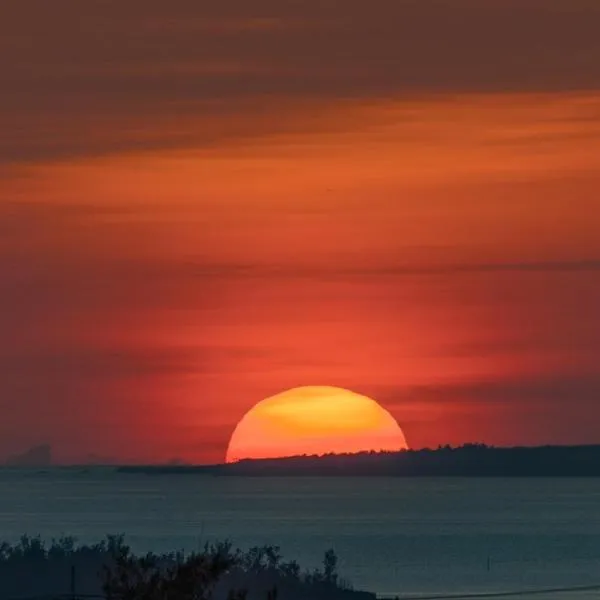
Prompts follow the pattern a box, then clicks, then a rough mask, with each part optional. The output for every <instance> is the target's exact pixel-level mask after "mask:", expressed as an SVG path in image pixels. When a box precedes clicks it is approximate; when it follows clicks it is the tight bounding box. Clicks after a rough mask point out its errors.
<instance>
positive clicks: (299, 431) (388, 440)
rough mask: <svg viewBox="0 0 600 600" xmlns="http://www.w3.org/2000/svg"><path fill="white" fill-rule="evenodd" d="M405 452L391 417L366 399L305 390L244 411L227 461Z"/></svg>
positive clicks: (325, 390)
mask: <svg viewBox="0 0 600 600" xmlns="http://www.w3.org/2000/svg"><path fill="white" fill-rule="evenodd" d="M407 447H408V446H407V443H406V439H405V437H404V434H403V432H402V430H401V429H400V427H399V426H398V423H396V420H395V419H394V417H392V415H390V413H389V412H388V411H386V410H385V409H384V408H382V407H381V406H380V405H379V404H377V402H375V401H374V400H372V399H371V398H368V397H366V396H362V395H360V394H356V393H354V392H351V391H349V390H344V389H342V388H336V387H326V386H309V387H299V388H294V389H291V390H288V391H285V392H282V393H280V394H277V395H275V396H272V397H270V398H266V399H265V400H263V401H262V402H259V403H258V404H256V406H254V407H253V408H252V409H251V410H250V411H248V412H247V413H246V415H244V417H243V418H242V420H241V421H240V422H239V423H238V424H237V427H236V428H235V431H234V432H233V435H232V436H231V440H230V442H229V447H228V449H227V457H226V460H227V462H235V461H238V460H242V459H246V458H277V457H284V456H298V455H302V454H309V455H310V454H319V455H320V454H328V453H352V452H363V451H370V450H375V451H380V450H388V451H394V450H402V449H405V448H407Z"/></svg>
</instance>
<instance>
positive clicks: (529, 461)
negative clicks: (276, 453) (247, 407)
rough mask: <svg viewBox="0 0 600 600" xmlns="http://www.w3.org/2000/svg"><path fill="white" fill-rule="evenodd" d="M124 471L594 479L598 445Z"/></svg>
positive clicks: (476, 447) (599, 471)
mask: <svg viewBox="0 0 600 600" xmlns="http://www.w3.org/2000/svg"><path fill="white" fill-rule="evenodd" d="M118 470H119V471H120V472H124V473H141V474H148V475H168V474H186V473H187V474H203V475H214V476H244V477H251V476H328V477H333V476H340V477H355V476H360V477H363V476H379V477H382V476H385V477H423V476H429V477H600V445H587V446H538V447H527V446H524V447H512V448H502V447H494V446H487V445H485V444H465V445H463V446H459V447H451V446H440V447H439V448H437V449H422V450H401V451H399V452H362V453H359V454H327V455H324V456H294V457H289V458H275V459H257V460H242V461H239V462H236V463H230V464H218V465H199V466H192V465H164V466H158V465H154V466H122V467H119V468H118Z"/></svg>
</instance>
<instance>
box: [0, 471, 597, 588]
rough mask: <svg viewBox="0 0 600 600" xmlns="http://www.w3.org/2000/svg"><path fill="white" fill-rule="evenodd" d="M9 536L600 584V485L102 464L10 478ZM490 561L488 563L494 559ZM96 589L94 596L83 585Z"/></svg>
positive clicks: (460, 576)
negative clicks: (121, 537) (177, 471)
mask: <svg viewBox="0 0 600 600" xmlns="http://www.w3.org/2000/svg"><path fill="white" fill-rule="evenodd" d="M0 485H1V486H2V489H3V493H2V494H1V495H0V530H1V531H2V536H3V538H4V539H7V540H9V541H16V540H17V539H18V538H19V536H21V535H22V534H24V533H26V534H29V535H37V534H40V535H41V536H42V537H43V538H45V539H48V540H49V539H50V538H52V537H59V536H60V535H63V534H64V535H74V536H76V537H77V538H78V540H79V541H80V542H94V541H97V540H98V539H99V538H102V537H104V536H105V535H106V534H109V533H124V534H125V535H126V537H127V541H128V542H129V543H130V544H131V545H132V546H133V547H134V549H135V550H139V551H148V550H153V551H159V552H160V551H171V550H175V549H180V548H183V549H186V550H194V549H196V548H198V546H199V545H202V544H203V542H204V541H211V540H217V539H224V538H230V539H231V540H232V541H233V543H234V545H236V546H240V547H242V548H247V547H249V546H253V545H261V544H276V545H279V546H281V550H282V553H283V554H284V556H285V558H288V559H292V558H295V559H297V560H298V561H299V562H300V563H301V565H302V566H303V567H314V566H317V563H318V562H319V561H320V559H321V557H322V554H323V552H324V550H325V549H327V548H329V547H333V548H334V549H335V551H336V552H337V554H338V555H339V557H340V563H341V572H342V575H343V576H344V577H345V578H347V579H349V580H350V581H351V582H352V583H353V584H354V585H355V587H357V588H362V589H367V590H370V591H374V592H377V593H379V594H392V593H393V594H395V593H401V594H410V593H415V594H426V593H454V592H457V593H460V592H473V591H497V590H502V591H504V590H520V589H534V588H551V587H568V586H581V585H586V584H596V583H600V574H599V573H600V570H599V569H598V567H599V566H600V511H598V510H597V509H598V503H599V501H600V480H598V479H570V478H563V479H543V478H539V479H458V478H456V479H452V478H448V479H429V478H418V479H402V478H396V479H388V478H339V479H324V478H293V479H290V478H237V477H222V478H220V477H203V476H178V475H172V476H140V475H130V474H119V473H115V472H114V471H112V470H102V469H90V470H87V471H86V470H81V469H63V470H48V471H45V472H38V471H18V470H3V471H0ZM488 560H489V564H488ZM82 591H84V590H82Z"/></svg>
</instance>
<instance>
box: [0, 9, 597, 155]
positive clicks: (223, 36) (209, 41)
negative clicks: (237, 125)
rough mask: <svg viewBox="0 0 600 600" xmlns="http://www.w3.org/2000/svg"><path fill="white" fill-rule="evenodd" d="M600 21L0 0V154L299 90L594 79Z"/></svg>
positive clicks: (115, 133) (386, 91)
mask: <svg viewBox="0 0 600 600" xmlns="http://www.w3.org/2000/svg"><path fill="white" fill-rule="evenodd" d="M598 29H600V6H599V5H598V3H597V2H595V1H594V0H544V1H542V0H491V1H488V2H476V1H474V0H455V1H453V2H447V3H441V2H436V1H434V0H423V1H422V2H397V1H396V0H382V1H381V2H378V3H377V5H376V6H373V5H370V4H368V3H365V2H363V1H362V0H348V1H347V2H345V3H344V6H343V8H340V5H339V3H338V2H335V1H334V0H324V1H323V2H319V3H317V4H315V3H296V2H291V1H287V0H286V1H281V0H277V1H275V0H259V1H257V2H252V3H251V4H249V3H247V2H245V1H244V2H243V1H242V0H229V1H228V2H226V3H225V4H224V5H223V6H221V5H219V7H216V6H212V5H208V4H207V3H201V4H199V3H197V2H195V3H192V2H190V1H188V0H179V1H178V2H176V3H169V4H166V3H164V2H159V1H158V0H151V1H145V2H143V3H142V2H140V1H139V0H135V1H132V2H129V3H128V5H127V7H123V6H121V5H119V4H118V3H117V2H112V3H111V2H109V3H106V2H103V3H100V2H94V1H91V2H89V3H86V6H85V8H84V7H83V6H82V4H81V3H80V2H78V1H76V0H56V1H55V2H53V3H52V4H51V5H49V4H48V2H46V1H45V0H23V1H21V2H9V3H4V4H3V6H2V8H1V9H0V70H1V71H2V73H3V93H2V95H0V128H1V129H2V132H3V136H2V143H0V161H15V160H19V161H26V160H37V159H40V158H44V157H60V156H73V155H75V156H77V155H81V154H89V153H91V154H94V153H102V152H112V151H119V150H121V151H122V150H127V149H144V148H155V147H165V146H166V147H171V146H180V145H182V144H186V143H190V140H189V138H190V135H189V133H186V131H189V128H190V122H193V121H194V119H197V118H198V115H201V116H202V117H203V120H202V123H203V124H204V125H206V124H207V123H208V122H209V121H210V120H211V119H215V118H217V119H218V118H220V117H223V116H224V115H227V114H229V115H232V114H238V115H239V114H240V113H243V114H245V115H246V116H247V118H248V120H249V121H250V122H251V121H252V120H253V119H255V118H257V116H258V114H259V113H260V112H261V111H258V112H257V110H256V107H257V105H258V106H261V107H262V111H265V110H266V111H267V112H269V113H274V112H276V111H277V110H278V107H279V106H280V105H281V104H282V102H285V101H289V100H290V99H296V100H303V99H304V100H306V99H320V100H327V99H329V100H339V99H342V98H354V99H362V100H365V99H381V98H389V97H391V96H401V95H415V94H437V93H445V94H448V93H450V94H453V93H457V92H473V91H477V92H495V91H501V92H504V91H567V90H574V89H577V90H598V89H599V88H600V39H599V37H598V35H597V31H598ZM224 121H226V119H224ZM245 127H246V128H247V126H245ZM223 128H224V129H225V130H226V129H227V127H226V125H223ZM200 129H202V127H200ZM243 129H244V128H242V130H243ZM217 133H218V132H217ZM214 135H216V133H215V132H214V131H213V132H212V133H210V132H209V133H208V134H207V137H206V138H205V139H203V138H202V136H201V135H197V136H195V139H194V143H195V144H199V143H207V142H209V141H210V140H211V138H212V139H214Z"/></svg>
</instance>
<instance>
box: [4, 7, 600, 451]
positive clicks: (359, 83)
mask: <svg viewBox="0 0 600 600" xmlns="http://www.w3.org/2000/svg"><path fill="white" fill-rule="evenodd" d="M599 32H600V2H598V0H446V1H442V0H376V1H375V2H366V1H364V0H345V1H344V2H340V1H337V0H318V1H300V0H257V1H250V0H224V1H222V2H199V1H198V0H193V1H192V0H173V1H169V2H166V1H164V0H160V1H159V0H144V1H143V2H142V1H140V0H128V1H127V2H120V1H117V0H108V1H100V0H86V1H85V2H82V1H81V0H52V1H51V2H50V1H49V0H13V1H5V2H2V3H0V75H1V80H0V134H1V135H0V407H1V409H2V412H1V416H2V418H1V419H0V460H2V459H4V458H6V457H7V456H10V455H13V454H16V453H19V452H22V451H24V450H26V449H27V448H28V447H30V446H34V445H37V444H41V443H48V444H50V445H51V446H52V449H53V453H54V456H55V459H56V460H57V462H85V461H98V460H99V461H103V460H110V461H121V462H153V461H156V462H164V461H168V460H171V459H174V458H178V459H182V460H186V461H194V462H214V461H221V460H223V459H224V456H225V451H226V448H227V443H228V440H229V437H230V435H231V434H232V432H233V430H234V428H235V425H236V423H237V422H238V421H239V420H240V419H241V418H242V417H243V415H244V414H245V413H246V411H248V410H249V409H250V408H251V407H252V406H253V405H254V404H255V403H257V402H258V401H260V400H261V399H263V398H265V397H267V396H271V395H273V394H276V393H278V392H280V391H282V390H284V389H287V388H290V387H294V386H300V385H334V386H341V387H344V388H348V389H351V390H354V391H356V392H358V393H360V394H365V395H367V396H370V397H372V398H375V399H377V400H378V401H379V402H380V403H381V405H382V406H384V407H385V408H386V409H387V410H389V411H390V413H391V414H392V415H393V416H394V417H395V418H396V419H397V421H398V422H399V424H400V425H401V427H402V429H403V430H404V433H405V435H406V439H407V441H408V443H409V445H410V446H411V447H415V448H420V447H424V446H430V447H435V446H437V445H438V444H446V443H450V444H461V443H464V442H473V441H478V442H485V443H489V444H498V445H509V444H510V445H512V444H528V445H529V444H545V443H569V444H570V443H600V426H599V424H600V35H599Z"/></svg>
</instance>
